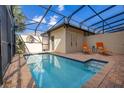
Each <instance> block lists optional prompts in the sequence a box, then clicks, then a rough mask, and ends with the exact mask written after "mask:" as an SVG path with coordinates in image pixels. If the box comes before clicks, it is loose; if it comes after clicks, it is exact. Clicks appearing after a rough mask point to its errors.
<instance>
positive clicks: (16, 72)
mask: <svg viewBox="0 0 124 93" xmlns="http://www.w3.org/2000/svg"><path fill="white" fill-rule="evenodd" d="M55 54H58V55H61V56H65V57H69V58H72V59H76V60H81V61H86V60H88V59H98V60H103V61H108V62H109V63H108V64H107V65H106V66H105V67H104V68H103V69H102V70H101V71H100V72H98V73H97V74H96V75H95V76H94V77H93V78H92V79H91V80H89V81H88V82H87V84H86V85H85V86H82V87H85V88H96V87H99V88H124V55H112V56H106V55H100V54H90V55H89V54H83V53H81V52H78V53H70V54H62V53H55ZM2 87H13V88H14V87H17V88H35V83H34V81H33V79H32V77H31V73H30V71H29V68H28V67H27V64H26V60H25V58H24V57H23V56H22V55H19V54H16V55H15V57H13V60H12V63H11V65H10V66H9V68H8V70H7V72H6V74H5V77H4V84H3V85H2Z"/></svg>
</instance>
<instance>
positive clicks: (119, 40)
mask: <svg viewBox="0 0 124 93" xmlns="http://www.w3.org/2000/svg"><path fill="white" fill-rule="evenodd" d="M85 39H86V40H87V41H88V43H89V45H90V47H92V46H93V45H95V43H96V42H101V41H102V42H104V45H105V47H106V48H108V49H109V50H110V51H111V52H113V53H117V54H124V31H122V32H115V33H106V34H99V35H93V36H87V37H86V38H85Z"/></svg>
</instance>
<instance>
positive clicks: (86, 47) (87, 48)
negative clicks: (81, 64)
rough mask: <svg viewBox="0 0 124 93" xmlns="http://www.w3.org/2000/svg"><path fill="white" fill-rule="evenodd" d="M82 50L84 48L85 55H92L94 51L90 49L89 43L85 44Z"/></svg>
mask: <svg viewBox="0 0 124 93" xmlns="http://www.w3.org/2000/svg"><path fill="white" fill-rule="evenodd" d="M82 48H83V52H84V53H88V54H91V53H92V51H91V49H90V48H89V46H88V43H87V42H84V43H83V46H82Z"/></svg>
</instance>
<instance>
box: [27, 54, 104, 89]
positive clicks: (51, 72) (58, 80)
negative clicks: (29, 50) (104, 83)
mask: <svg viewBox="0 0 124 93" xmlns="http://www.w3.org/2000/svg"><path fill="white" fill-rule="evenodd" d="M26 59H27V64H28V67H29V69H30V72H31V74H32V77H33V79H34V81H35V84H36V87H39V88H40V87H42V88H79V87H81V86H82V85H85V84H86V82H87V81H88V80H90V79H91V78H92V77H93V76H94V75H95V74H96V73H97V72H99V71H100V70H101V69H102V68H103V67H104V65H105V64H106V62H102V61H101V62H99V61H97V60H89V61H87V62H81V61H78V60H73V59H70V58H66V57H61V56H57V55H54V54H50V53H45V54H37V55H28V56H26Z"/></svg>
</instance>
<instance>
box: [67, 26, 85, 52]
mask: <svg viewBox="0 0 124 93" xmlns="http://www.w3.org/2000/svg"><path fill="white" fill-rule="evenodd" d="M83 38H84V32H83V31H82V30H79V29H76V28H72V27H68V28H66V53H71V52H79V51H82V44H83Z"/></svg>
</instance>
